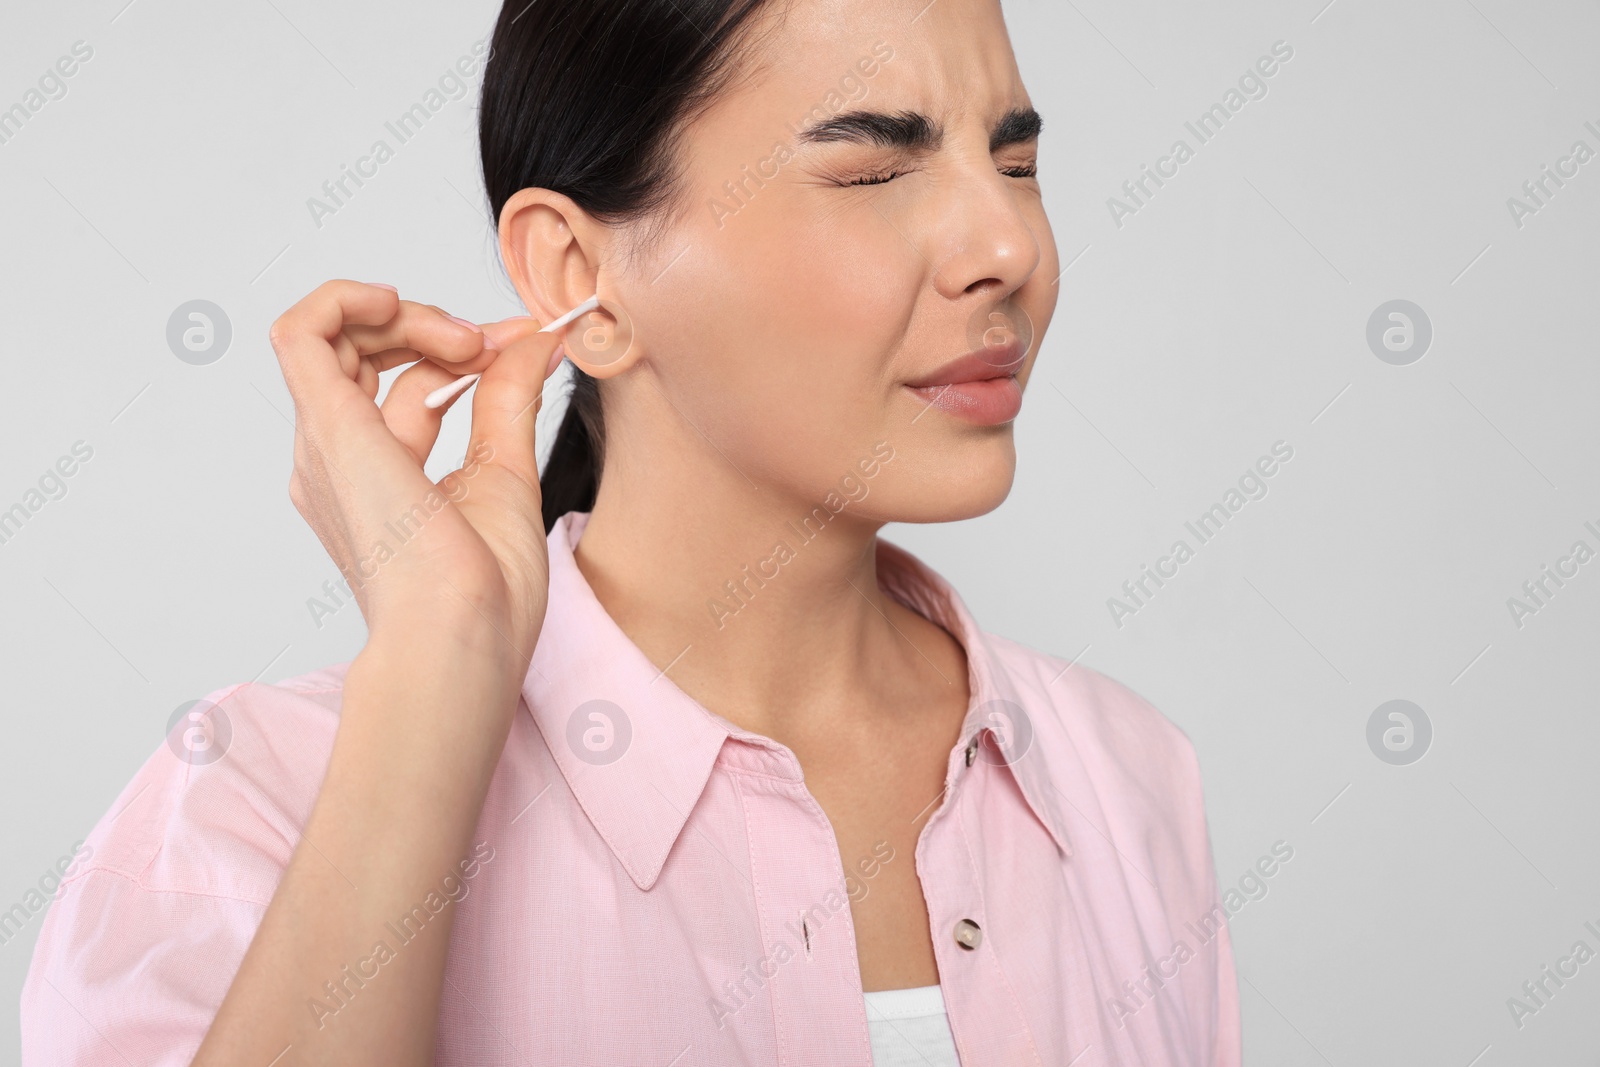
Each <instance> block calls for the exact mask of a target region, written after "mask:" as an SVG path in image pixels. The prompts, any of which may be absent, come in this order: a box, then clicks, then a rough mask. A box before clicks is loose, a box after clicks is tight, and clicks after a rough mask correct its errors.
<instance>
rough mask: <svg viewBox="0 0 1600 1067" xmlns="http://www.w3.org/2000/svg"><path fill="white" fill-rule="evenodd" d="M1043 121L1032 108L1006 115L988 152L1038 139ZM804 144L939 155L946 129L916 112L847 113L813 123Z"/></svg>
mask: <svg viewBox="0 0 1600 1067" xmlns="http://www.w3.org/2000/svg"><path fill="white" fill-rule="evenodd" d="M1043 129H1044V119H1042V118H1041V117H1040V115H1039V112H1037V111H1035V110H1034V109H1033V108H1031V107H1016V108H1012V109H1011V110H1010V111H1007V112H1006V113H1005V114H1004V115H1002V116H1001V117H1000V121H998V122H996V123H995V124H994V129H993V130H991V131H990V134H989V151H991V152H998V151H999V150H1000V149H1002V148H1006V147H1008V146H1010V145H1017V144H1026V143H1028V142H1029V141H1032V140H1034V139H1035V138H1037V137H1038V136H1039V132H1040V131H1041V130H1043ZM796 140H797V141H799V142H800V143H801V144H831V143H839V142H844V143H851V144H864V145H875V146H877V147H880V148H900V149H905V150H907V151H911V152H933V151H937V150H938V148H939V146H940V145H941V144H942V143H943V142H944V127H943V126H941V125H940V124H939V123H937V122H935V121H933V120H932V119H930V118H929V117H928V116H926V115H923V114H921V113H919V112H916V111H898V112H894V113H892V114H890V113H886V112H882V111H845V112H842V113H840V114H838V115H835V116H833V117H832V118H830V119H824V120H822V121H821V122H814V123H812V124H811V125H809V126H807V127H806V128H805V129H803V130H801V131H800V133H799V134H798V135H797V136H796Z"/></svg>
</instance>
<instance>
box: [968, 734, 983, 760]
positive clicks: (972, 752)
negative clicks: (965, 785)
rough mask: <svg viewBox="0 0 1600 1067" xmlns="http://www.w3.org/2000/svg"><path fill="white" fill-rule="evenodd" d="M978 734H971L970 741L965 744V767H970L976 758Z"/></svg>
mask: <svg viewBox="0 0 1600 1067" xmlns="http://www.w3.org/2000/svg"><path fill="white" fill-rule="evenodd" d="M980 736H982V735H980V734H973V735H972V740H971V741H968V742H967V766H968V767H970V766H972V761H973V760H975V759H977V758H978V738H979V737H980Z"/></svg>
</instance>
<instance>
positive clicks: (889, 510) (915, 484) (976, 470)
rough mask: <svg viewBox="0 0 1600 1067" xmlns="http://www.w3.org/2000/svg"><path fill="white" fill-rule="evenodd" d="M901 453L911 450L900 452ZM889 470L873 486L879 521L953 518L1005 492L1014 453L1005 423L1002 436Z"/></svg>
mask: <svg viewBox="0 0 1600 1067" xmlns="http://www.w3.org/2000/svg"><path fill="white" fill-rule="evenodd" d="M969 452H970V454H968V453H969ZM901 458H903V459H910V458H911V456H910V455H908V454H906V453H902V454H901ZM894 473H895V474H896V475H897V478H896V479H895V481H894V482H893V483H891V484H886V485H881V486H879V487H878V490H877V495H878V500H877V501H876V503H877V504H878V507H879V508H880V509H881V510H882V514H881V515H880V516H879V517H880V518H881V519H882V521H884V522H918V523H922V522H959V521H960V520H962V519H972V518H976V517H978V516H979V515H987V514H988V513H989V512H991V511H993V510H994V509H995V508H997V507H999V506H1000V505H1001V504H1003V503H1004V502H1005V499H1006V497H1008V496H1010V495H1011V485H1012V483H1013V482H1014V481H1015V480H1016V474H1017V454H1016V449H1015V448H1014V447H1013V445H1012V440H1011V433H1010V427H1009V426H1007V427H1006V433H1005V435H1004V439H1003V441H1002V440H997V441H994V442H989V443H986V444H985V446H984V447H981V448H974V449H959V450H957V452H956V454H954V455H952V456H951V457H950V458H949V460H948V461H945V460H943V459H942V458H939V457H933V456H928V457H926V458H925V459H924V460H923V462H921V463H906V464H905V465H904V466H903V467H901V468H900V469H899V470H898V471H895V472H894Z"/></svg>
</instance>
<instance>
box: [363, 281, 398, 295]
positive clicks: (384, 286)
mask: <svg viewBox="0 0 1600 1067" xmlns="http://www.w3.org/2000/svg"><path fill="white" fill-rule="evenodd" d="M367 284H368V285H375V286H377V287H378V288H379V289H387V290H389V291H390V292H391V293H398V292H399V291H400V290H398V289H396V288H395V287H394V286H392V285H390V284H389V283H388V282H368V283H367Z"/></svg>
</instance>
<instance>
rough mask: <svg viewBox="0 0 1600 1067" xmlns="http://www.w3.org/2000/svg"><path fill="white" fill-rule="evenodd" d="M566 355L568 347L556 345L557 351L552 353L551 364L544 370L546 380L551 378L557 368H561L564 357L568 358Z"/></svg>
mask: <svg viewBox="0 0 1600 1067" xmlns="http://www.w3.org/2000/svg"><path fill="white" fill-rule="evenodd" d="M566 354H567V346H566V345H556V350H555V351H554V352H551V353H550V364H549V365H548V366H547V367H545V369H544V376H545V377H546V378H548V377H550V375H552V374H554V373H555V372H556V368H557V367H559V366H561V360H562V358H563V357H564V356H566Z"/></svg>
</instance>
